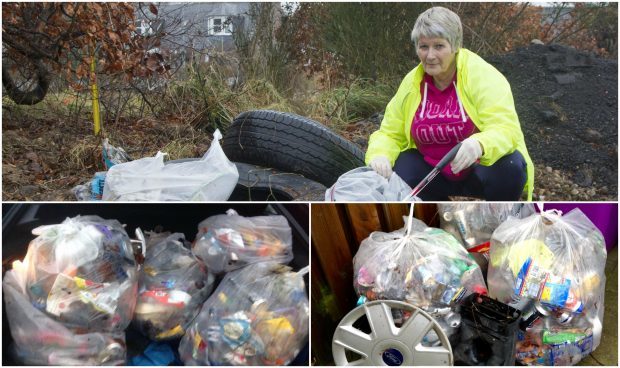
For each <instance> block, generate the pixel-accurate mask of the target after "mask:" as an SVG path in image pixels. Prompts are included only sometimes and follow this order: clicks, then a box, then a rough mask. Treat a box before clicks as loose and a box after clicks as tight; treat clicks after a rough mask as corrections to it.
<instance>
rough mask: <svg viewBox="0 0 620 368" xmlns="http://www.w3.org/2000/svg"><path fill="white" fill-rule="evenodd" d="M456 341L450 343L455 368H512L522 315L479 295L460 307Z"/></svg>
mask: <svg viewBox="0 0 620 368" xmlns="http://www.w3.org/2000/svg"><path fill="white" fill-rule="evenodd" d="M459 312H460V314H461V321H462V322H461V327H460V331H459V333H458V334H456V336H458V337H457V338H458V341H451V344H452V351H453V352H454V363H455V365H484V366H490V365H493V366H500V365H501V366H506V365H515V346H516V345H515V343H516V338H517V330H518V328H519V320H520V319H521V312H520V311H519V310H517V309H514V308H512V307H510V306H508V305H506V304H504V303H501V302H499V301H497V300H495V299H491V298H489V297H487V296H484V295H480V294H471V295H470V296H469V297H468V298H466V299H465V300H464V301H463V302H462V303H461V305H460V306H459Z"/></svg>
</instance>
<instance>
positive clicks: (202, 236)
mask: <svg viewBox="0 0 620 368" xmlns="http://www.w3.org/2000/svg"><path fill="white" fill-rule="evenodd" d="M292 247H293V235H292V231H291V227H290V225H289V224H288V221H287V220H286V217H284V216H279V215H277V216H254V217H243V216H240V215H239V214H238V213H237V212H235V211H234V210H232V209H230V210H228V211H227V212H226V215H215V216H211V217H209V218H207V219H206V220H204V221H202V222H201V223H200V224H198V234H197V235H196V240H195V242H194V245H193V247H192V252H193V253H194V254H195V255H196V257H198V258H199V259H201V260H202V261H203V262H204V263H205V264H206V265H207V268H208V269H209V271H210V272H213V273H215V274H221V273H223V272H230V271H232V270H236V269H239V268H241V267H244V266H245V265H248V264H251V263H256V262H262V261H274V262H278V263H288V262H290V261H291V260H292V259H293V248H292Z"/></svg>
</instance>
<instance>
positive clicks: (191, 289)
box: [134, 233, 215, 341]
mask: <svg viewBox="0 0 620 368" xmlns="http://www.w3.org/2000/svg"><path fill="white" fill-rule="evenodd" d="M187 245H188V243H187ZM214 281H215V276H213V275H212V274H211V273H209V272H208V271H207V269H206V267H205V266H204V265H203V264H202V262H200V261H199V260H198V259H196V258H195V257H194V255H193V254H192V253H191V251H190V250H189V249H188V248H187V247H186V242H185V236H184V235H183V234H181V233H175V234H172V235H171V234H170V233H161V234H150V235H149V236H148V238H147V247H146V258H145V261H144V265H143V267H142V270H141V271H140V282H139V285H140V286H139V291H138V302H137V304H136V310H135V314H134V321H135V323H136V326H137V327H138V329H139V330H140V331H141V332H142V333H143V334H144V335H146V336H148V337H149V338H150V339H151V340H155V341H162V340H169V339H174V338H179V337H181V336H182V335H183V334H184V333H185V330H186V329H187V327H188V326H189V324H190V323H191V322H192V321H193V320H194V318H195V317H196V315H197V314H198V312H199V311H200V307H201V306H202V304H203V303H204V301H205V300H207V297H208V296H209V294H210V293H211V291H212V290H213V282H214Z"/></svg>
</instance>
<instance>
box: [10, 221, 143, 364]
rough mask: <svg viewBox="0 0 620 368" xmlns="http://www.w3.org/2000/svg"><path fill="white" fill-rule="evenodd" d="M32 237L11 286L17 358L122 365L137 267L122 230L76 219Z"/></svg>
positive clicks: (47, 227)
mask: <svg viewBox="0 0 620 368" xmlns="http://www.w3.org/2000/svg"><path fill="white" fill-rule="evenodd" d="M32 233H33V234H34V235H37V237H36V238H35V239H34V240H32V241H31V242H30V244H29V246H28V251H27V253H26V257H25V258H24V260H23V262H20V261H16V262H15V263H14V264H13V270H12V271H10V272H11V273H10V275H11V276H10V277H6V278H5V287H4V290H5V297H6V298H7V316H8V319H9V323H10V325H11V334H12V336H13V339H14V341H15V350H16V352H17V353H18V354H17V356H18V358H19V359H23V360H24V361H25V362H32V363H33V364H35V363H36V364H57V365H73V364H79V365H84V364H118V363H119V361H120V360H122V361H124V359H125V351H126V349H125V345H124V340H123V339H124V338H123V336H124V330H125V328H127V326H128V325H129V322H130V321H131V318H132V316H133V312H134V307H135V303H136V293H137V288H138V265H137V263H136V261H135V259H134V254H133V249H132V247H131V244H130V239H129V237H128V236H127V233H126V232H125V230H124V229H123V226H122V225H121V224H120V223H119V222H118V221H116V220H104V219H102V218H100V217H98V216H77V217H75V218H68V219H66V220H65V221H64V222H63V223H61V224H56V225H45V226H40V227H38V228H36V229H34V230H33V231H32ZM13 281H14V282H13ZM9 302H10V305H11V306H10V307H9Z"/></svg>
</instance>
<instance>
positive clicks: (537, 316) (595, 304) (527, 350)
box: [488, 209, 607, 365]
mask: <svg viewBox="0 0 620 368" xmlns="http://www.w3.org/2000/svg"><path fill="white" fill-rule="evenodd" d="M606 258H607V251H606V249H605V240H604V238H603V236H602V234H601V232H600V231H599V230H598V229H597V228H596V226H595V225H594V224H592V222H591V221H590V220H589V219H588V218H587V217H586V216H585V215H584V214H583V212H581V211H580V210H579V209H574V210H572V211H570V212H569V213H567V214H566V215H564V216H561V215H560V213H559V212H554V211H547V212H542V213H541V214H539V215H533V216H530V217H528V218H525V219H515V218H511V219H509V220H507V221H506V222H504V223H503V224H502V225H500V226H499V227H498V228H497V230H495V232H494V233H493V237H492V239H491V250H490V260H489V274H488V284H489V294H490V296H491V297H493V298H496V299H498V300H499V301H501V302H504V303H507V304H511V305H513V306H515V307H516V308H518V309H521V310H523V311H524V314H525V316H526V321H529V322H528V323H527V326H524V329H525V332H524V333H521V334H519V335H518V340H519V341H518V343H517V360H518V361H519V362H520V363H523V364H529V365H573V364H576V363H577V362H579V361H580V360H581V359H583V358H584V357H585V356H586V355H588V354H589V353H590V352H592V351H593V350H594V349H596V348H597V346H598V345H599V343H600V339H601V330H602V323H603V311H604V295H605V262H606ZM528 315H529V317H532V316H533V318H528Z"/></svg>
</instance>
